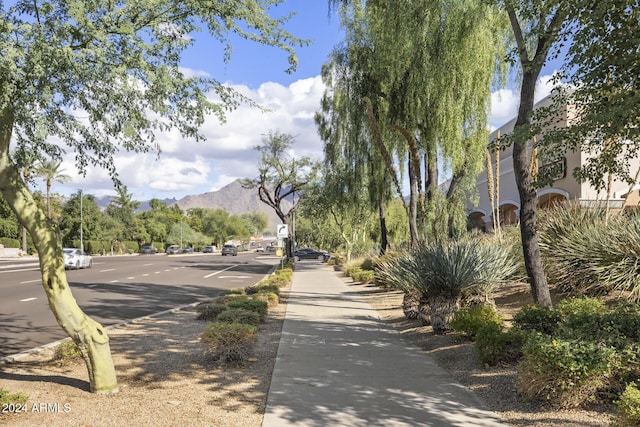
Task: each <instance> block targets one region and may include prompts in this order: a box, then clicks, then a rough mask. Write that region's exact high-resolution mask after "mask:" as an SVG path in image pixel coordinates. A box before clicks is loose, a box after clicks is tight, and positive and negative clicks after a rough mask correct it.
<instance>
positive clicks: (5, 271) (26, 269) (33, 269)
mask: <svg viewBox="0 0 640 427" xmlns="http://www.w3.org/2000/svg"><path fill="white" fill-rule="evenodd" d="M35 270H40V269H39V268H35V267H34V268H21V269H19V270H2V271H0V273H19V272H21V271H35Z"/></svg>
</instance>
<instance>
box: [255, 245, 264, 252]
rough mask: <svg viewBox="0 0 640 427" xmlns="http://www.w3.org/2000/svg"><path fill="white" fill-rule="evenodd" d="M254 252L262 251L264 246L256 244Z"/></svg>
mask: <svg viewBox="0 0 640 427" xmlns="http://www.w3.org/2000/svg"><path fill="white" fill-rule="evenodd" d="M256 252H264V248H263V247H262V246H258V247H257V248H256Z"/></svg>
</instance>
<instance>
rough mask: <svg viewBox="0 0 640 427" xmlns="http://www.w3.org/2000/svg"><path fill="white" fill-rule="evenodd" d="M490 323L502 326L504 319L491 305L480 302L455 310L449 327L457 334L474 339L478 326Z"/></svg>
mask: <svg viewBox="0 0 640 427" xmlns="http://www.w3.org/2000/svg"><path fill="white" fill-rule="evenodd" d="M490 323H491V324H496V325H498V326H500V327H501V328H502V325H503V323H504V321H503V319H502V317H500V314H499V313H498V312H497V311H496V309H495V308H494V307H493V306H490V305H484V304H480V305H476V306H473V307H470V308H463V309H462V310H459V311H457V312H456V314H455V316H454V318H453V320H452V321H451V327H452V328H453V330H454V331H455V332H456V333H457V334H458V335H461V336H462V335H464V336H467V337H470V338H472V339H474V338H475V336H476V335H477V333H478V331H479V330H480V328H482V327H483V326H486V325H488V324H490Z"/></svg>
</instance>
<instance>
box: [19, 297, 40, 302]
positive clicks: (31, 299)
mask: <svg viewBox="0 0 640 427" xmlns="http://www.w3.org/2000/svg"><path fill="white" fill-rule="evenodd" d="M36 299H38V298H25V299H21V300H20V302H28V301H33V300H36Z"/></svg>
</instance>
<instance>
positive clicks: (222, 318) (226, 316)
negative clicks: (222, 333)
mask: <svg viewBox="0 0 640 427" xmlns="http://www.w3.org/2000/svg"><path fill="white" fill-rule="evenodd" d="M216 321H218V322H226V323H243V324H246V325H253V326H257V325H258V324H259V323H260V315H259V314H258V313H256V312H255V311H250V310H245V309H242V308H230V309H228V310H224V311H222V312H221V313H220V314H218V317H216Z"/></svg>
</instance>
